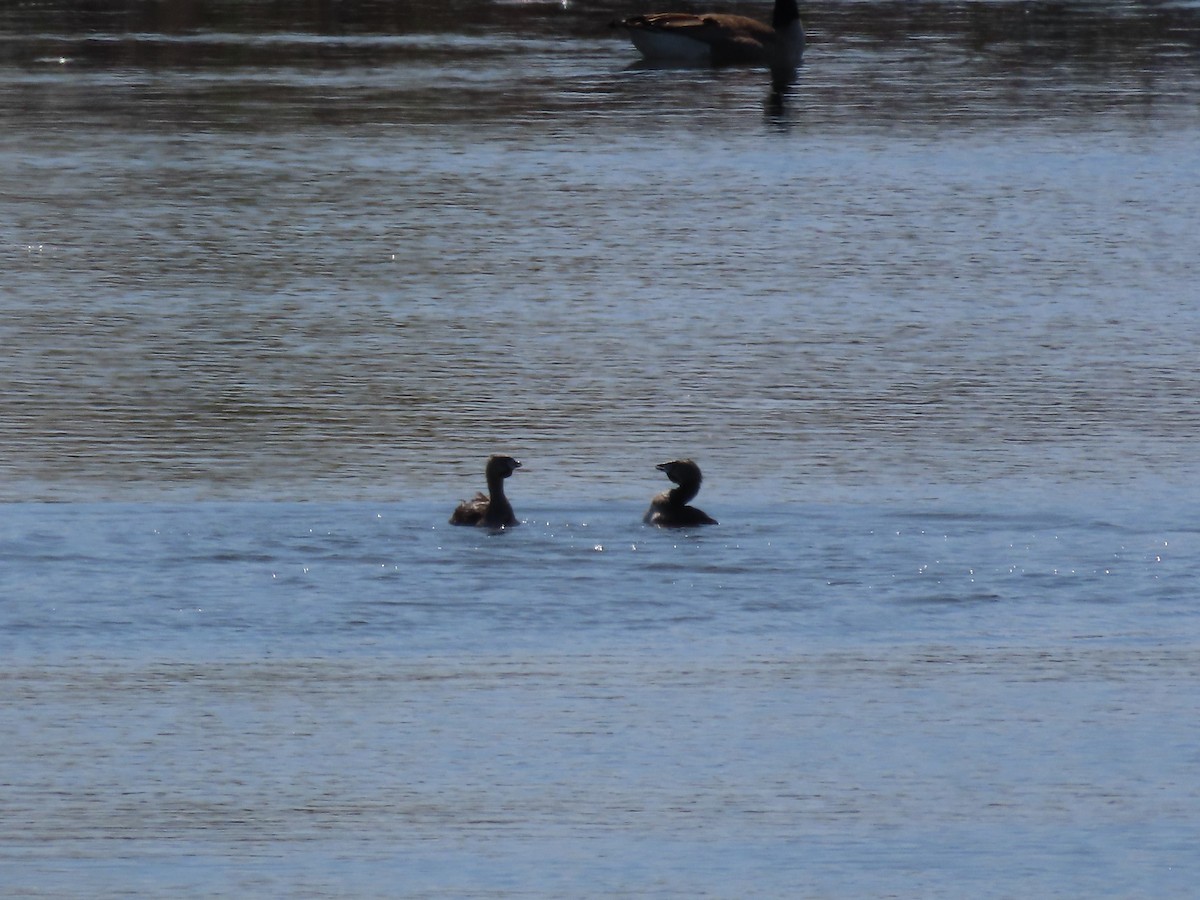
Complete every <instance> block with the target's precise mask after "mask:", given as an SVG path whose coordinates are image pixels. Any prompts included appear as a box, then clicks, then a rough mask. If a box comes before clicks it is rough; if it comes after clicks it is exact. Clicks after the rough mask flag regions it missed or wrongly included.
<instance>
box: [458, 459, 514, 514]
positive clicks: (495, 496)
mask: <svg viewBox="0 0 1200 900" xmlns="http://www.w3.org/2000/svg"><path fill="white" fill-rule="evenodd" d="M519 468H521V462H520V460H516V459H513V458H512V457H511V456H489V457H488V461H487V466H486V468H485V469H484V475H485V477H486V478H487V486H488V492H487V493H486V494H484V493H478V494H476V495H475V497H474V499H472V500H464V501H462V502H461V503H460V504H458V506H457V507H456V508H455V510H454V512H453V514H451V516H450V524H451V525H481V526H483V527H485V528H511V527H512V526H514V525H517V524H519V523H518V521H517V517H516V516H515V515H514V514H513V508H512V504H511V503H509V502H508V498H507V497H506V496H504V479H505V478H507V477H508V476H509V475H511V474H512V473H513V472H515V471H517V469H519Z"/></svg>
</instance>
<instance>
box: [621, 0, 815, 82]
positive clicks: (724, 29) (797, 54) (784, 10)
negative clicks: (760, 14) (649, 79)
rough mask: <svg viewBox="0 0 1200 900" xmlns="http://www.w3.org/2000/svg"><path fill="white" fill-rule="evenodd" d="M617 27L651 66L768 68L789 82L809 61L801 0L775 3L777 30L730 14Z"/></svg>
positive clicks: (649, 17)
mask: <svg viewBox="0 0 1200 900" xmlns="http://www.w3.org/2000/svg"><path fill="white" fill-rule="evenodd" d="M613 24H614V25H617V26H620V27H623V28H624V29H625V30H626V31H627V32H628V33H629V39H630V40H631V41H633V45H634V46H635V47H637V49H638V50H639V51H641V54H642V56H644V57H645V58H646V59H647V60H649V61H651V62H659V63H691V64H693V65H694V64H709V65H714V66H726V65H738V64H755V65H765V66H767V67H768V68H769V69H770V70H771V71H772V73H773V74H774V75H775V78H776V81H789V80H790V77H789V73H790V75H792V76H794V74H795V70H796V67H797V66H799V65H800V60H801V58H802V56H803V55H804V25H803V24H802V23H801V21H800V10H799V8H798V6H797V4H796V0H775V8H774V10H773V11H772V13H771V24H770V25H768V24H766V23H765V22H760V21H758V20H757V19H751V18H750V17H748V16H736V15H731V14H729V13H702V14H700V15H694V14H692V13H673V12H666V13H648V14H646V15H641V16H630V17H629V18H628V19H623V20H621V21H619V22H614V23H613Z"/></svg>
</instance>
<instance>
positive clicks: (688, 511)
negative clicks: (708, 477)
mask: <svg viewBox="0 0 1200 900" xmlns="http://www.w3.org/2000/svg"><path fill="white" fill-rule="evenodd" d="M655 468H656V469H658V470H659V471H660V472H665V473H666V476H667V477H668V478H670V479H671V480H672V481H673V482H675V484H676V485H678V487H673V488H671V489H670V490H669V491H663V492H662V493H661V494H658V495H656V496H655V498H654V499H653V500H651V501H650V508H649V509H648V510H646V515H645V516H644V517H643V518H642V521H643V522H645V523H646V524H647V525H658V526H659V527H661V528H687V527H689V526H692V525H716V524H717V520H716V519H714V518H712V517H711V516H709V515H708V513H706V512H704V511H703V510H699V509H697V508H696V507H694V506H688V505H687V504H688V501H689V500H691V499H692V498H693V497H695V496H696V495H697V494H698V493H700V482H701V481H702V480H703V479H702V477H701V475H700V467H699V466H698V465H696V464H695V463H694V462H692V461H691V460H690V459H674V460H671V462H665V463H662V464H660V465H657V466H655Z"/></svg>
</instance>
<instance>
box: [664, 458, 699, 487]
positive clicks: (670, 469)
mask: <svg viewBox="0 0 1200 900" xmlns="http://www.w3.org/2000/svg"><path fill="white" fill-rule="evenodd" d="M654 468H656V469H658V471H660V472H663V473H665V474H666V476H667V477H668V478H670V479H671V480H672V481H673V482H675V483H676V484H699V483H700V478H701V476H700V467H699V466H698V465H696V464H695V463H694V462H692V461H691V460H690V459H673V460H671V461H670V462H665V463H659V464H658V465H657V466H655V467H654Z"/></svg>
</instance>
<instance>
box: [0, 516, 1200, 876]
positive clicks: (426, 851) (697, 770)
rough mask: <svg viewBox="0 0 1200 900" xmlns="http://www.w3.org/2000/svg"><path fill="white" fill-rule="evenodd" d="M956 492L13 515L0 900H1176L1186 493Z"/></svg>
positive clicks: (8, 529)
mask: <svg viewBox="0 0 1200 900" xmlns="http://www.w3.org/2000/svg"><path fill="white" fill-rule="evenodd" d="M959 499H960V502H958V503H955V504H943V505H926V504H916V505H911V506H910V505H907V504H899V503H896V504H883V505H879V504H873V503H870V502H866V501H865V500H864V499H863V498H860V499H859V502H843V503H838V504H810V505H800V506H797V507H795V508H794V509H791V510H788V511H786V512H785V511H781V510H779V509H774V508H770V507H742V508H738V507H729V508H723V509H722V510H721V515H722V516H723V517H724V518H725V519H726V521H727V522H728V524H722V525H720V526H717V527H715V528H710V529H708V530H702V531H700V532H698V533H695V534H688V533H671V532H662V531H658V530H655V529H651V528H648V527H646V526H642V525H641V524H639V523H638V513H639V512H640V510H639V509H637V508H635V507H632V506H628V505H626V506H622V505H620V504H615V505H609V506H596V507H595V508H593V509H592V510H591V511H590V512H589V511H580V510H579V509H563V508H558V509H554V508H547V509H542V510H537V511H536V512H531V514H530V515H529V516H527V517H526V521H525V523H524V524H523V525H522V526H520V527H519V528H517V529H515V530H513V531H510V532H505V533H499V534H490V533H487V532H483V531H479V530H475V529H461V528H452V527H450V526H448V525H445V524H443V523H444V515H443V513H445V512H446V510H445V509H442V508H438V507H434V506H430V505H423V504H407V505H399V504H367V503H354V504H322V503H311V504H305V503H300V504H284V503H280V504H271V503H253V504H250V503H243V504H238V503H186V504H179V505H171V504H161V505H156V504H117V503H106V504H78V503H71V504H51V505H43V504H19V505H14V506H10V507H8V508H7V510H6V517H5V523H4V526H3V532H2V536H0V571H2V572H3V573H4V575H3V578H2V580H0V591H2V593H3V596H4V597H5V598H6V602H5V604H4V606H3V613H2V615H3V618H2V619H0V634H2V635H3V641H2V644H0V652H2V655H3V658H4V659H5V661H6V662H5V666H4V670H3V674H2V675H0V677H2V678H3V680H4V682H5V688H4V692H3V696H4V700H3V701H2V702H0V727H2V728H3V731H4V733H5V734H6V735H7V740H6V742H5V744H4V747H3V749H2V750H0V772H3V773H5V774H4V776H3V778H4V783H5V786H6V789H5V799H4V807H5V815H4V817H3V821H4V823H5V824H4V827H3V834H2V835H0V844H2V846H3V848H4V850H3V853H4V856H5V858H6V865H5V866H4V867H3V872H4V874H3V875H2V876H0V888H3V890H4V892H5V893H8V894H11V895H22V896H24V895H30V894H37V893H39V892H40V893H44V894H48V895H63V894H72V893H75V892H77V891H78V890H79V889H80V886H81V885H83V884H85V883H86V885H87V886H88V888H87V889H88V891H89V893H91V894H92V895H94V896H102V895H110V894H119V893H125V892H129V891H135V892H144V893H153V894H163V893H173V894H178V893H184V894H202V895H213V894H223V893H239V894H244V893H252V894H276V895H277V894H280V893H287V894H294V893H304V894H315V895H325V894H338V895H345V894H352V895H362V896H395V895H406V896H424V895H427V894H436V895H446V896H458V895H468V896H510V895H515V896H555V895H564V894H565V895H573V896H601V895H603V896H610V895H612V894H621V893H628V894H634V895H638V896H642V895H649V896H687V895H692V896H732V895H758V896H763V895H767V896H785V895H787V896H880V895H888V894H892V893H901V894H903V895H906V896H910V895H915V894H919V895H923V896H961V895H962V894H964V893H966V894H970V895H973V896H997V897H999V896H1018V895H1024V896H1028V895H1038V896H1079V895H1080V894H1081V893H1086V894H1088V895H1092V896H1120V897H1125V896H1180V895H1183V894H1186V893H1187V892H1188V891H1190V888H1191V883H1192V878H1193V876H1194V874H1195V862H1194V854H1193V853H1192V852H1191V850H1192V848H1193V847H1194V846H1195V840H1196V838H1197V837H1198V834H1197V824H1196V822H1197V819H1196V816H1195V813H1196V810H1197V808H1198V806H1197V804H1198V803H1200V783H1198V782H1197V780H1196V778H1195V771H1196V764H1197V761H1198V758H1197V753H1198V750H1197V748H1198V747H1200V724H1198V722H1200V719H1197V717H1196V715H1195V711H1196V710H1195V697H1196V696H1197V692H1196V688H1197V686H1198V684H1197V682H1198V681H1200V652H1198V651H1197V646H1198V642H1197V641H1198V638H1200V615H1198V614H1197V611H1196V604H1195V602H1194V597H1195V593H1194V583H1195V579H1194V560H1195V558H1196V554H1197V552H1198V551H1200V530H1197V529H1196V528H1195V527H1194V525H1192V524H1191V523H1190V518H1191V516H1190V504H1188V505H1187V506H1186V507H1184V506H1181V505H1179V504H1178V503H1171V502H1170V501H1169V500H1167V501H1163V499H1162V498H1159V499H1158V500H1157V501H1155V502H1154V503H1153V504H1149V503H1146V504H1145V505H1139V503H1138V501H1137V500H1136V499H1135V498H1130V497H1126V498H1125V501H1126V503H1125V507H1124V508H1123V509H1121V510H1120V512H1121V513H1122V515H1121V516H1120V517H1114V516H1113V515H1111V514H1110V513H1111V512H1112V508H1111V505H1110V504H1108V503H1106V504H1104V505H1093V504H1091V503H1088V502H1085V501H1080V502H1078V503H1077V505H1074V506H1072V505H1070V504H1054V505H1053V506H1050V505H1046V504H1038V503H1034V502H1028V503H1019V504H1014V503H1006V502H1005V501H1004V500H1003V499H1000V498H995V497H993V498H991V499H990V501H989V502H988V503H987V504H986V506H987V511H979V510H973V509H972V506H971V504H970V503H969V502H968V499H969V498H966V497H960V498H959ZM976 499H977V498H976ZM712 511H714V512H715V511H716V510H715V508H714V509H712Z"/></svg>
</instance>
